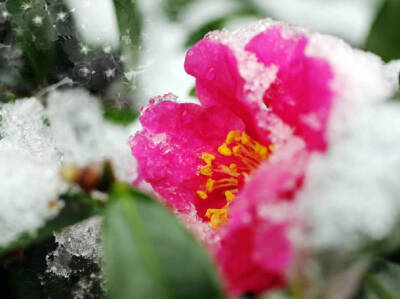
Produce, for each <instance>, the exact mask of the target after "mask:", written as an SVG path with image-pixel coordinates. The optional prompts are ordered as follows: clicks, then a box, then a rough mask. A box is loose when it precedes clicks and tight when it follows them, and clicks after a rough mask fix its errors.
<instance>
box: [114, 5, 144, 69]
mask: <svg viewBox="0 0 400 299" xmlns="http://www.w3.org/2000/svg"><path fill="white" fill-rule="evenodd" d="M113 3H114V7H115V13H116V14H117V21H118V28H119V34H120V39H121V45H122V48H123V49H127V50H128V52H129V53H130V61H129V63H130V64H131V65H135V64H136V63H137V60H138V55H139V48H140V42H141V30H142V16H141V14H140V11H139V7H138V4H137V1H136V0H113Z"/></svg>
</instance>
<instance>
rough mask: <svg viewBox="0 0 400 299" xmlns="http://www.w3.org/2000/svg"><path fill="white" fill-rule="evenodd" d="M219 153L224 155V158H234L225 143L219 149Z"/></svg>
mask: <svg viewBox="0 0 400 299" xmlns="http://www.w3.org/2000/svg"><path fill="white" fill-rule="evenodd" d="M218 152H219V153H220V154H221V155H223V156H227V157H229V156H232V151H231V150H230V148H229V147H228V146H227V145H226V143H223V144H222V145H221V146H220V147H219V148H218Z"/></svg>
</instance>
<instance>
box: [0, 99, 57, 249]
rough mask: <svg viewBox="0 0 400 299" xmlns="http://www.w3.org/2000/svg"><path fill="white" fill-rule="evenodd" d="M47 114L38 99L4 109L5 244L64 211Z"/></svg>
mask: <svg viewBox="0 0 400 299" xmlns="http://www.w3.org/2000/svg"><path fill="white" fill-rule="evenodd" d="M43 113H44V112H43V106H42V105H41V104H40V103H39V102H38V101H37V100H35V99H23V100H20V101H18V102H16V103H15V104H6V105H3V106H2V107H1V109H0V115H1V119H2V121H1V125H0V134H1V136H2V137H3V138H2V139H1V140H0V165H1V167H0V206H1V209H0V246H3V245H6V244H7V243H8V242H11V241H13V240H14V239H16V238H17V237H18V236H19V235H21V234H23V233H33V232H34V231H35V230H36V229H37V228H39V227H41V226H42V225H43V224H44V223H45V221H46V220H48V219H50V218H51V217H53V216H54V215H56V214H57V212H58V211H59V209H60V208H61V204H60V203H59V202H58V201H57V199H58V193H59V191H60V188H61V182H60V180H59V178H58V175H57V172H58V164H57V161H58V160H57V159H58V152H57V151H56V149H55V147H54V145H53V143H52V139H51V137H50V135H49V132H48V128H47V127H46V125H45V124H44V114H43Z"/></svg>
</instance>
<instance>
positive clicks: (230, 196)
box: [196, 130, 275, 229]
mask: <svg viewBox="0 0 400 299" xmlns="http://www.w3.org/2000/svg"><path fill="white" fill-rule="evenodd" d="M274 150H275V148H274V146H273V145H268V146H264V145H263V144H261V143H259V142H258V141H257V140H255V139H253V138H252V137H251V136H249V135H248V134H246V133H244V132H241V131H238V130H233V131H230V132H229V133H228V135H227V136H226V139H225V142H224V143H222V144H221V145H220V146H219V147H218V148H217V151H218V153H217V154H216V155H213V154H210V153H206V152H203V153H202V155H201V159H202V160H203V161H204V164H203V165H202V166H201V168H200V174H202V175H204V176H206V177H208V178H207V180H206V182H205V184H204V185H203V186H202V187H201V188H199V189H200V190H197V191H196V193H197V195H198V196H199V197H200V198H202V199H207V198H208V197H209V196H210V194H213V196H212V198H214V195H216V196H217V197H218V196H222V194H223V195H224V196H225V200H226V204H225V206H223V207H222V208H219V209H207V211H206V214H205V216H206V217H207V218H209V225H210V226H211V227H212V228H213V229H218V228H220V227H221V226H222V225H224V224H225V223H227V222H228V214H229V206H230V203H231V202H232V201H233V200H234V199H235V196H236V195H235V194H237V193H238V192H239V188H240V187H239V185H240V186H241V184H242V183H244V184H246V182H247V181H248V179H249V174H250V173H251V172H252V171H253V170H254V169H256V168H257V167H258V166H259V165H260V163H261V162H262V161H263V160H265V159H267V158H268V156H269V154H270V153H272V152H273V151H274ZM225 157H229V159H227V158H225ZM214 160H215V161H214ZM226 160H230V161H231V162H235V163H230V164H228V163H227V164H223V163H224V162H225V161H226ZM239 182H240V183H239ZM217 190H218V191H217ZM210 203H211V202H210Z"/></svg>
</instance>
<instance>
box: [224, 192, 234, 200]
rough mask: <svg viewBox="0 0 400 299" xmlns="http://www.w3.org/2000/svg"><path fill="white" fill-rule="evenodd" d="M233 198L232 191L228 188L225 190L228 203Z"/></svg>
mask: <svg viewBox="0 0 400 299" xmlns="http://www.w3.org/2000/svg"><path fill="white" fill-rule="evenodd" d="M234 198H235V195H234V194H233V193H232V191H230V190H227V191H225V199H226V201H227V202H228V203H230V202H231V201H232V200H233V199H234Z"/></svg>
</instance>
